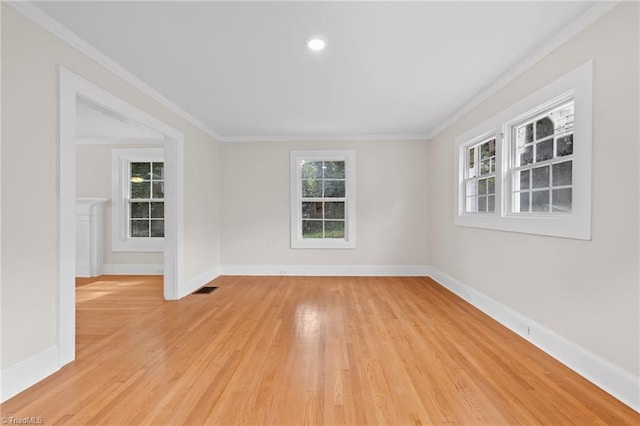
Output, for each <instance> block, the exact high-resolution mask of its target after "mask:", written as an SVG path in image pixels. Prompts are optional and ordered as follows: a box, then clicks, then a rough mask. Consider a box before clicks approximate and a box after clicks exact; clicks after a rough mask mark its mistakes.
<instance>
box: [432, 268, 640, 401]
mask: <svg viewBox="0 0 640 426" xmlns="http://www.w3.org/2000/svg"><path fill="white" fill-rule="evenodd" d="M430 269H431V274H430V276H431V278H433V279H434V280H435V281H437V282H438V284H440V285H442V286H443V287H445V288H447V289H448V290H450V291H452V292H453V293H455V294H457V295H458V296H460V297H461V298H462V299H464V300H466V301H467V302H469V303H470V304H472V305H473V306H475V307H476V308H478V309H480V310H481V311H482V312H484V313H485V314H487V315H489V316H490V317H491V318H493V319H495V320H496V321H498V322H499V323H500V324H502V325H504V326H505V327H507V328H508V329H510V330H511V331H513V332H514V333H516V334H518V335H520V336H522V337H523V338H524V339H526V340H528V341H529V342H531V343H532V344H533V345H535V346H537V347H538V348H540V349H542V350H543V351H544V352H546V353H548V354H549V355H551V356H552V357H554V358H555V359H557V360H558V361H560V362H561V363H563V364H564V365H566V366H567V367H569V368H570V369H572V370H573V371H575V372H576V373H578V374H580V375H581V376H582V377H584V378H585V379H587V380H589V381H590V382H591V383H593V384H595V385H596V386H598V387H599V388H601V389H602V390H604V391H605V392H607V393H609V394H610V395H612V396H613V397H615V398H617V399H619V400H620V401H621V402H623V403H624V404H626V405H628V406H629V407H631V408H633V409H634V410H636V411H637V412H640V377H638V376H636V375H634V374H633V373H630V372H629V371H626V370H624V369H623V368H620V367H618V366H616V365H615V364H612V363H611V362H609V361H607V360H605V359H604V358H602V357H600V356H598V355H596V354H594V353H593V352H591V351H589V350H587V349H585V348H583V347H581V346H579V345H577V344H575V343H573V342H571V341H569V340H567V339H566V338H564V337H562V336H560V335H559V334H557V333H556V332H554V331H552V330H550V329H548V328H546V327H544V326H542V325H540V324H538V323H536V322H535V321H533V320H531V319H530V318H527V317H525V316H524V315H522V314H520V313H518V312H516V311H514V310H512V309H510V308H508V307H506V306H504V305H503V304H501V303H499V302H497V301H495V300H493V299H492V298H490V297H489V296H487V295H485V294H484V293H481V292H479V291H477V290H475V289H473V288H471V287H469V286H467V285H465V284H463V283H461V282H460V281H458V280H456V279H455V278H453V277H451V276H449V275H447V274H445V273H444V272H442V271H439V270H438V269H436V268H433V267H431V268H430Z"/></svg>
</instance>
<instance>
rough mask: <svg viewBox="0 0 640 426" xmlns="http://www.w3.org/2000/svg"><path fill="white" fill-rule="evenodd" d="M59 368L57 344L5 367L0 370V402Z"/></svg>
mask: <svg viewBox="0 0 640 426" xmlns="http://www.w3.org/2000/svg"><path fill="white" fill-rule="evenodd" d="M59 369H60V363H59V362H58V347H57V346H51V347H49V348H47V349H45V350H43V351H42V352H38V353H37V354H35V355H33V356H30V357H29V358H27V359H25V360H22V361H20V362H18V363H17V364H14V365H12V366H11V367H8V368H5V369H4V370H2V371H1V372H0V402H5V401H6V400H8V399H9V398H13V397H14V396H15V395H17V394H19V393H20V392H22V391H23V390H25V389H27V388H29V387H31V386H33V385H35V384H36V383H38V382H39V381H41V380H43V379H44V378H46V377H47V376H50V375H52V374H53V373H55V372H56V371H58V370H59Z"/></svg>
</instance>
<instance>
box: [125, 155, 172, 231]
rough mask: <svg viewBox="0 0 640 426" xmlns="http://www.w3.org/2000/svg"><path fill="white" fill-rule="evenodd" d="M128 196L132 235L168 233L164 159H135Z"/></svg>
mask: <svg viewBox="0 0 640 426" xmlns="http://www.w3.org/2000/svg"><path fill="white" fill-rule="evenodd" d="M128 165H129V173H128V175H129V182H128V185H127V186H128V188H127V189H128V193H127V194H125V195H126V196H127V209H128V213H129V214H128V225H129V226H128V229H127V236H128V237H129V238H163V237H164V162H162V161H145V162H139V161H136V162H131V163H129V164H128Z"/></svg>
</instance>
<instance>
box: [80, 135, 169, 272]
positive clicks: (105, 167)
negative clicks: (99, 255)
mask: <svg viewBox="0 0 640 426" xmlns="http://www.w3.org/2000/svg"><path fill="white" fill-rule="evenodd" d="M122 148H162V144H150V143H145V144H136V143H128V144H122V143H118V144H109V143H100V144H78V145H76V197H87V198H107V199H109V200H110V201H109V202H108V203H107V204H106V205H105V208H104V248H103V253H104V259H103V262H104V263H105V265H112V267H111V268H109V269H108V270H113V268H117V267H119V266H120V265H162V263H163V262H164V259H163V256H164V255H163V253H162V252H121V251H119V252H118V251H116V252H114V251H112V250H111V247H112V246H111V230H112V209H111V206H112V202H111V196H112V193H111V179H112V176H111V174H112V169H111V167H112V166H111V152H112V150H113V149H122Z"/></svg>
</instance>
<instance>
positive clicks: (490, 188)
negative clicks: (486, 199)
mask: <svg viewBox="0 0 640 426" xmlns="http://www.w3.org/2000/svg"><path fill="white" fill-rule="evenodd" d="M487 193H488V194H495V193H496V178H495V177H490V178H489V179H487Z"/></svg>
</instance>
